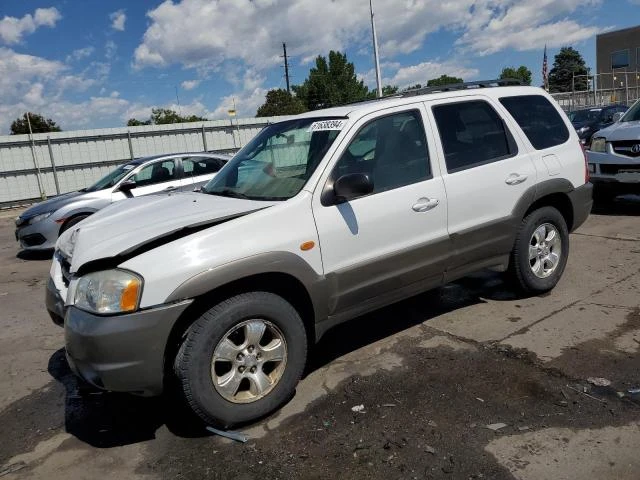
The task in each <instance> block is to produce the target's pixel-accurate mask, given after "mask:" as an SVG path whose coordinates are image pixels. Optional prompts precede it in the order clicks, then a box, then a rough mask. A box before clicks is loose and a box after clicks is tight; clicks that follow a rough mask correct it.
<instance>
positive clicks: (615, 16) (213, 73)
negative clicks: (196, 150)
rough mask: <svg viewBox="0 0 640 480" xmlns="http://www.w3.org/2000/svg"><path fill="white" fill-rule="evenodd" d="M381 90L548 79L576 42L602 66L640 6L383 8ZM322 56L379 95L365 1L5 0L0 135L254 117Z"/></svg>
mask: <svg viewBox="0 0 640 480" xmlns="http://www.w3.org/2000/svg"><path fill="white" fill-rule="evenodd" d="M373 7H374V13H375V19H376V29H377V34H378V43H379V53H380V59H381V68H382V77H383V80H384V84H392V85H397V86H399V87H405V86H408V85H411V84H415V83H426V81H427V80H428V79H430V78H434V77H438V76H440V75H442V74H448V75H454V76H458V77H462V78H463V79H464V80H467V81H470V80H480V79H491V78H497V76H498V75H499V73H500V71H501V70H502V68H503V67H506V66H514V67H517V66H519V65H525V66H527V67H528V68H529V69H530V70H531V71H532V72H533V83H534V85H540V84H541V68H542V67H541V65H542V55H543V50H544V46H545V44H546V45H547V48H548V56H549V64H550V66H551V64H552V63H553V56H554V55H555V54H556V53H557V52H558V51H559V49H560V47H561V46H564V45H572V46H574V47H575V48H577V49H578V50H579V51H580V52H581V53H582V55H583V56H584V58H585V60H586V62H587V65H588V66H589V67H591V68H592V70H595V36H596V35H597V34H598V33H601V32H605V31H610V30H615V29H619V28H626V27H630V26H634V25H636V24H638V23H640V0H373ZM283 42H286V43H287V51H288V52H287V53H288V54H289V56H290V59H289V62H290V74H291V82H292V83H293V84H296V83H301V82H303V81H304V79H305V78H306V76H307V74H308V72H309V69H310V68H311V67H312V66H313V61H314V59H315V57H316V56H317V55H327V54H328V52H329V51H330V50H332V49H333V50H340V51H343V52H346V54H347V57H348V59H349V60H350V61H352V62H354V64H355V67H356V72H357V74H358V76H359V77H360V78H362V79H363V80H364V81H365V82H366V83H367V85H369V86H370V87H371V88H374V87H375V73H374V69H373V53H372V52H373V49H372V46H371V23H370V16H369V2H368V1H367V0H166V1H157V0H156V1H154V0H135V1H131V0H30V1H24V0H0V134H6V133H8V132H9V125H10V123H11V121H12V120H13V119H15V118H17V117H19V116H20V115H22V113H24V112H25V111H27V110H28V111H32V112H37V113H40V114H43V115H45V116H46V117H50V118H52V119H54V120H55V121H56V122H57V123H58V124H59V125H60V126H61V127H62V129H63V130H74V129H82V130H84V129H90V128H104V127H119V126H123V125H125V124H126V122H127V120H128V119H129V118H138V119H147V118H149V115H150V113H151V108H152V107H163V108H171V109H173V110H176V111H178V112H180V113H182V114H183V115H187V114H196V115H201V116H203V117H206V118H208V119H212V120H213V119H220V118H228V113H227V112H228V110H229V109H230V108H232V106H233V102H234V100H235V104H236V109H237V112H238V116H239V117H251V116H254V115H255V112H256V110H257V108H258V107H259V106H260V105H261V104H262V103H263V102H264V96H265V94H266V92H267V91H268V90H269V89H271V88H284V87H285V80H284V68H283V67H282V64H283V59H282V43H283Z"/></svg>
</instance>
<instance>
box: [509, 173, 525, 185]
mask: <svg viewBox="0 0 640 480" xmlns="http://www.w3.org/2000/svg"><path fill="white" fill-rule="evenodd" d="M527 178H529V177H528V176H527V175H520V174H518V173H512V174H511V175H509V176H508V177H507V178H506V179H505V181H504V182H505V183H506V184H507V185H520V184H521V183H522V182H526V181H527Z"/></svg>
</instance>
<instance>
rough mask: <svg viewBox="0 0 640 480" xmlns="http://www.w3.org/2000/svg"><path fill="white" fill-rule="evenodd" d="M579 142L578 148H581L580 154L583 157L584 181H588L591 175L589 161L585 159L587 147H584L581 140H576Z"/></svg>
mask: <svg viewBox="0 0 640 480" xmlns="http://www.w3.org/2000/svg"><path fill="white" fill-rule="evenodd" d="M578 143H579V144H580V148H581V149H582V156H583V157H584V183H589V180H590V179H591V177H590V176H589V162H588V160H587V149H586V148H585V147H584V145H583V144H582V142H578Z"/></svg>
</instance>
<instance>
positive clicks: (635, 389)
mask: <svg viewBox="0 0 640 480" xmlns="http://www.w3.org/2000/svg"><path fill="white" fill-rule="evenodd" d="M627 392H629V394H631V395H636V394H638V393H640V388H630V389H629V390H627Z"/></svg>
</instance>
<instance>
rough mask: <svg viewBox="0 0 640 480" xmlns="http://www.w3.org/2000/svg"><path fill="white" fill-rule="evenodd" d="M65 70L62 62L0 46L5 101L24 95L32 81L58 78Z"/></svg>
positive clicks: (2, 87)
mask: <svg viewBox="0 0 640 480" xmlns="http://www.w3.org/2000/svg"><path fill="white" fill-rule="evenodd" d="M65 70H67V66H66V65H64V64H63V63H62V62H58V61H54V60H46V59H44V58H41V57H35V56H33V55H26V54H22V53H16V52H14V51H13V50H11V49H9V48H4V47H0V91H2V95H3V98H4V99H5V101H6V100H7V99H11V98H16V97H20V96H21V95H24V92H25V91H26V89H27V88H29V87H30V85H31V84H32V83H34V82H44V81H46V80H48V79H51V78H57V77H58V76H59V75H60V74H61V73H63V72H64V71H65Z"/></svg>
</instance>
